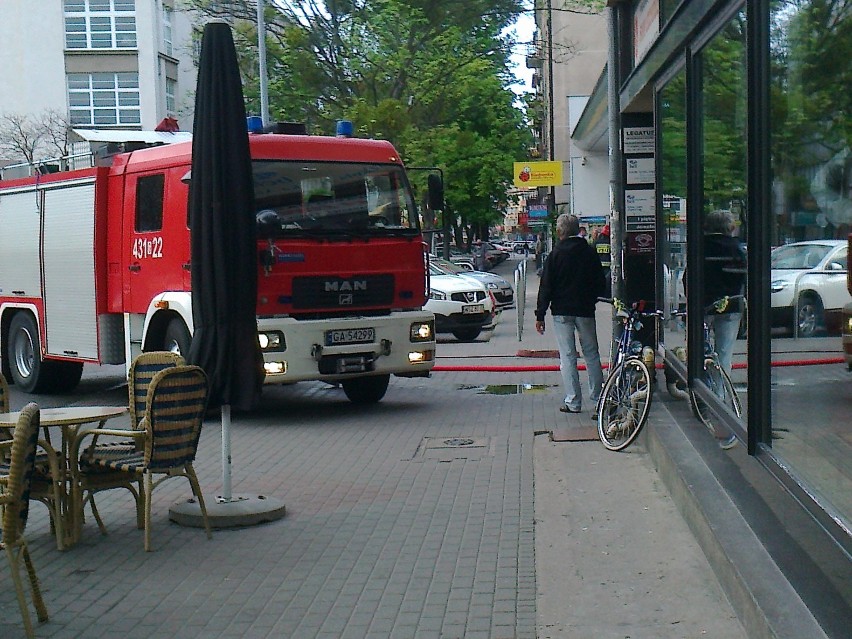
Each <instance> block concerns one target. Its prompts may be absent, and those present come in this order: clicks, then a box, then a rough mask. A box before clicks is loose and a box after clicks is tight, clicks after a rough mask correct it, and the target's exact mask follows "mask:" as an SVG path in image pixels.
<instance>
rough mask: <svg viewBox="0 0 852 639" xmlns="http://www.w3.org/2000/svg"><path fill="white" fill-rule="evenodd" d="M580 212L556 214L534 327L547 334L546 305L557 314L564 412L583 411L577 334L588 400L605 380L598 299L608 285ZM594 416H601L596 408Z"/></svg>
mask: <svg viewBox="0 0 852 639" xmlns="http://www.w3.org/2000/svg"><path fill="white" fill-rule="evenodd" d="M579 232H580V223H579V220H578V219H577V217H576V216H574V215H570V214H568V213H563V214H562V215H560V216H559V217H558V218H557V219H556V235H557V237H558V239H559V241H558V243H557V244H556V246H554V247H553V250H552V251H551V252H550V254H549V255H548V256H547V260H545V263H544V268H543V270H542V273H541V283H540V284H539V288H538V300H537V304H536V309H535V319H536V322H535V328H536V330H537V331H538V332H539V334H544V319H545V315H546V314H547V309H548V308H550V313H551V315H552V316H553V332H554V334H555V335H556V343H557V345H558V346H559V364H560V369H561V372H562V383H563V386H564V389H565V398H564V400H563V404H562V406H561V407H560V408H559V411H560V412H562V413H579V412H580V410H581V407H582V393H581V389H580V375H579V373H578V371H577V340H576V337H575V333H576V334H577V337H579V342H580V348H581V349H582V351H583V359H584V360H585V362H586V371H588V375H589V399H590V400H591V403H592V406H593V407H595V406H597V403H598V399H599V398H600V394H601V386H602V385H603V370H602V368H601V357H600V353H599V352H598V332H597V327H596V325H595V304H596V303H597V301H598V296H600V295H601V294H602V293H603V290H604V277H603V268H602V267H601V262H600V260H599V259H598V254H597V252H596V251H595V249H594V248H593V247H592V246H591V245H590V244H589V243H588V242H587V241H586V240H585V239H584V238H582V237H580V235H579ZM592 410H593V412H592V418H596V417H597V416H596V415H595V414H594V408H593V409H592Z"/></svg>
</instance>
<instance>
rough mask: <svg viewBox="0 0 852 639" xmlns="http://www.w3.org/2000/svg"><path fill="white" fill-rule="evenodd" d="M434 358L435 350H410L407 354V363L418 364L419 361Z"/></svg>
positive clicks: (429, 360) (428, 360)
mask: <svg viewBox="0 0 852 639" xmlns="http://www.w3.org/2000/svg"><path fill="white" fill-rule="evenodd" d="M433 359H435V351H433V350H428V351H411V352H410V353H409V354H408V363H409V364H419V363H420V362H431V361H432V360H433Z"/></svg>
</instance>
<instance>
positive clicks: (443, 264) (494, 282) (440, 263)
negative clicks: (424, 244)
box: [429, 255, 515, 310]
mask: <svg viewBox="0 0 852 639" xmlns="http://www.w3.org/2000/svg"><path fill="white" fill-rule="evenodd" d="M429 261H430V262H431V263H432V264H434V265H435V266H436V267H437V268H438V269H440V270H442V271H444V272H446V273H452V274H453V275H461V276H462V277H467V278H469V279H475V280H476V281H478V282H481V283H482V284H485V287H486V288H487V289H488V290H489V291H491V294H492V295H493V296H494V300H495V301H496V302H497V308H499V309H500V310H502V309H504V308H509V307H511V306H512V305H513V304H514V303H515V290H514V289H513V288H512V285H511V284H509V282H507V281H506V280H504V279H503V278H502V277H500V276H499V275H495V274H494V273H486V272H485V271H470V270H467V269H465V268H464V267H461V266H459V265H458V264H454V263H453V262H448V261H447V260H445V259H442V258H440V257H436V256H434V255H432V256H430V257H429Z"/></svg>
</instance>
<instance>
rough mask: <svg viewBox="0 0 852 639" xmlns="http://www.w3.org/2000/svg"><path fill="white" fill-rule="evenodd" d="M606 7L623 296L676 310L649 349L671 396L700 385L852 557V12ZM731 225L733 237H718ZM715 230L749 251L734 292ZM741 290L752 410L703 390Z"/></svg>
mask: <svg viewBox="0 0 852 639" xmlns="http://www.w3.org/2000/svg"><path fill="white" fill-rule="evenodd" d="M610 11H611V15H612V30H611V33H613V34H614V35H615V36H616V38H615V40H616V46H615V47H614V49H613V53H612V55H611V56H610V62H609V66H608V71H607V72H608V73H609V74H611V75H614V83H611V84H610V86H617V87H618V89H619V90H618V100H617V108H618V114H619V115H618V118H617V122H616V120H614V119H611V120H610V126H612V125H613V124H615V125H616V126H617V127H618V131H619V149H618V151H617V152H615V153H614V154H613V156H612V157H613V158H614V161H615V162H617V163H618V166H619V167H620V176H619V180H616V181H615V182H614V183H615V184H616V185H617V186H616V187H615V188H614V193H613V196H614V200H613V201H614V202H615V203H616V204H615V207H614V208H615V209H616V210H615V211H614V213H613V214H614V216H616V217H618V218H619V225H618V226H619V228H618V231H619V233H618V236H617V237H616V241H620V243H621V253H620V254H621V255H622V263H621V266H622V267H623V268H622V269H621V273H623V280H622V281H621V282H617V288H616V290H618V291H620V292H621V294H622V295H623V296H624V297H625V298H626V299H628V300H631V299H639V298H644V299H655V300H656V305H657V308H658V309H661V310H663V311H664V312H665V314H666V320H665V321H664V322H662V323H661V326H660V327H659V329H658V332H657V334H656V335H653V336H650V339H655V340H656V342H657V345H658V346H659V352H660V353H661V354H662V355H663V357H664V359H665V362H666V369H667V370H666V378H667V382H668V385H669V386H670V387H671V388H672V390H673V391H674V392H676V391H677V389H680V390H681V391H683V390H685V389H687V388H691V389H692V390H693V391H694V392H695V393H696V394H697V396H698V398H699V400H700V401H701V402H703V403H704V404H706V407H707V408H709V410H710V414H711V415H712V421H713V422H714V423H715V424H716V425H717V427H716V430H717V433H720V432H734V433H736V434H737V435H738V437H739V439H740V442H741V444H742V445H744V446H747V449H748V452H749V454H750V455H752V456H753V457H754V458H755V459H756V460H758V461H759V462H760V463H761V464H763V466H764V467H765V468H766V470H767V471H768V472H769V473H771V474H772V475H774V476H775V477H776V478H777V480H778V481H780V482H781V483H782V484H784V485H785V486H786V487H787V488H788V489H789V490H790V491H791V492H792V493H793V494H794V495H795V496H796V497H797V498H798V500H799V502H800V503H801V504H802V506H803V508H805V509H807V510H808V511H809V512H810V513H811V515H812V516H813V517H814V518H816V519H817V520H818V521H819V522H820V523H821V524H822V526H823V527H824V528H825V530H826V531H827V532H828V533H829V535H830V536H831V537H833V538H834V539H835V540H836V542H837V543H838V544H839V545H840V546H841V547H843V548H844V549H845V550H846V552H847V553H850V551H852V461H850V460H852V372H849V371H848V370H847V366H846V364H845V363H844V362H843V356H842V353H843V347H842V343H841V341H842V340H841V335H840V325H839V323H840V316H841V315H840V312H839V311H840V309H842V307H843V306H844V305H845V304H848V303H849V301H850V294H849V291H848V289H847V273H848V252H847V248H846V247H847V239H848V237H849V234H850V232H852V118H850V116H849V114H852V91H850V90H849V87H850V86H852V8H850V6H849V4H848V3H844V2H840V1H831V0H801V1H797V2H786V1H780V0H779V1H772V2H770V1H769V0H754V1H742V0H738V1H715V2H714V1H712V0H683V1H676V0H639V1H636V2H616V3H613V2H611V3H610ZM611 104H612V103H611ZM583 126H584V123H583V122H582V121H581V123H580V127H579V128H580V129H582V128H583ZM720 219H721V220H726V221H727V226H726V229H725V231H724V233H720V232H719V229H718V228H713V229H711V228H709V227H708V225H712V224H716V226H718V224H717V223H718V221H719V220H720ZM712 234H715V235H720V234H721V235H724V236H726V237H727V238H734V239H735V240H736V241H733V240H731V239H726V240H725V244H726V246H729V247H730V246H734V247H735V248H738V249H739V250H740V251H741V252H742V255H743V267H742V268H741V269H740V270H739V272H737V269H732V268H729V267H728V266H726V267H725V269H723V270H724V272H725V274H724V277H725V278H726V283H725V286H724V287H722V289H720V285H719V283H718V281H717V280H718V277H719V268H717V266H718V264H715V263H714V260H717V258H716V257H714V255H715V254H714V252H713V251H714V249H713V248H712V247H713V246H714V245H715V243H716V241H717V239H718V238H714V237H711V235H712ZM616 248H617V247H616ZM746 265H747V266H746ZM687 267H688V268H687ZM732 271H733V273H732ZM732 287H735V288H736V289H737V291H738V293H739V294H741V295H742V300H741V301H740V300H739V299H737V298H735V299H734V301H733V302H731V304H732V306H730V307H729V308H728V309H726V310H727V311H731V310H733V311H736V312H737V314H736V321H737V325H736V326H735V327H734V332H735V333H736V340H735V341H734V342H733V346H732V350H733V353H732V369H731V371H730V377H731V379H732V381H733V383H734V387H735V388H736V389H737V391H738V394H739V396H740V398H741V412H740V414H737V412H738V411H736V410H734V409H733V408H732V406H731V404H730V402H725V401H720V400H719V398H718V396H717V394H716V393H714V392H713V390H712V389H711V388H708V387H707V386H706V385H705V384H703V383H702V382H701V381H700V380H701V378H702V375H701V372H702V371H703V369H704V353H705V350H704V323H705V318H706V315H705V311H706V306H707V304H708V303H709V301H713V300H712V299H711V298H713V297H714V296H716V295H717V294H718V291H719V290H723V289H724V290H727V291H729V293H728V294H730V295H733V294H735V293H736V292H735V291H733V290H732ZM684 311H685V315H684V314H682V313H683V312H684ZM710 314H711V315H715V312H712V313H710ZM728 319H730V318H728ZM717 350H718V349H717ZM719 454H720V455H723V454H726V453H725V451H724V450H722V449H720V450H719Z"/></svg>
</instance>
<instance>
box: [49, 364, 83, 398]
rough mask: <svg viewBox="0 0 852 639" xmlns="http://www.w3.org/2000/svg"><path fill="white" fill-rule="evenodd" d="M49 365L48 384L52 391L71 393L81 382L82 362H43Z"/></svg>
mask: <svg viewBox="0 0 852 639" xmlns="http://www.w3.org/2000/svg"><path fill="white" fill-rule="evenodd" d="M41 365H42V366H45V365H47V386H48V389H49V390H50V391H51V392H52V393H69V392H71V391H72V390H74V389H75V388H77V384H79V383H80V378H81V377H82V376H83V363H82V362H58V361H50V362H42V363H41Z"/></svg>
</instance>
